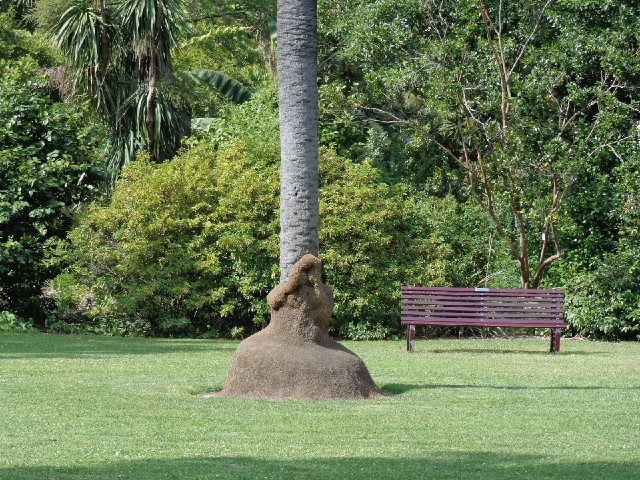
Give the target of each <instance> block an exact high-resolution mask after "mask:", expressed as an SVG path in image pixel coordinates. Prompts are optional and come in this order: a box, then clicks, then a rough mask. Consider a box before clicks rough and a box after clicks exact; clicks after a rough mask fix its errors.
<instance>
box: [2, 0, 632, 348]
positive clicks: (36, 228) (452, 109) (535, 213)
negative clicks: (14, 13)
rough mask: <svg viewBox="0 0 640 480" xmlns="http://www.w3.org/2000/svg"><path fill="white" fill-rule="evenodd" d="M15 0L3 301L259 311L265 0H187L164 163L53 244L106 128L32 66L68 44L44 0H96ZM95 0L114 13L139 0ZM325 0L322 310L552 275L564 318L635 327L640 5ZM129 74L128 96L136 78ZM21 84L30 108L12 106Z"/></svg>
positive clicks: (265, 134) (159, 315) (60, 316)
mask: <svg viewBox="0 0 640 480" xmlns="http://www.w3.org/2000/svg"><path fill="white" fill-rule="evenodd" d="M8 3H11V2H7V1H5V2H2V5H3V7H7V5H8ZM13 3H17V4H19V8H18V10H19V12H20V14H22V15H26V17H23V19H22V24H21V25H22V28H25V26H27V27H29V28H32V29H33V28H34V26H35V32H33V33H29V32H27V31H24V30H21V29H17V28H16V25H15V23H14V22H12V21H11V20H10V17H9V16H8V15H7V14H2V15H0V57H2V60H1V61H2V62H3V63H2V73H0V89H3V90H2V92H11V94H6V93H3V94H2V95H0V104H1V105H2V108H0V110H1V113H0V115H3V117H2V118H1V119H0V129H5V130H3V132H5V131H9V130H7V129H10V133H9V134H8V135H5V136H3V137H2V142H4V143H2V149H1V150H2V151H1V152H0V156H1V160H2V164H0V171H1V172H2V184H1V185H2V186H1V188H2V190H0V192H1V193H0V194H1V195H3V197H2V198H3V200H2V201H3V202H4V203H2V210H0V211H1V212H2V215H3V216H2V220H0V221H3V222H5V223H3V224H2V230H1V231H0V235H2V238H1V239H2V245H3V246H2V248H3V250H2V255H3V256H2V262H0V273H1V272H3V273H1V274H2V275H4V277H3V279H2V284H1V285H0V288H1V289H2V290H1V291H0V310H3V309H8V310H11V311H12V312H19V313H20V314H21V315H26V316H30V317H37V316H38V315H39V314H40V313H41V312H43V311H45V310H46V311H49V312H50V313H51V315H52V316H51V318H50V323H51V324H52V325H54V326H56V327H57V328H60V329H67V330H68V329H70V328H71V329H73V328H75V327H73V325H76V323H77V322H80V323H83V324H89V325H90V328H92V329H94V330H96V331H104V332H108V333H139V334H165V335H170V334H171V335H187V334H201V335H202V334H206V332H209V333H208V334H209V335H213V334H215V332H216V331H217V333H220V334H225V335H226V334H229V333H231V332H232V331H233V333H234V334H240V333H241V331H242V329H244V331H245V332H247V333H248V332H249V331H250V330H252V329H254V328H256V326H258V325H261V324H263V323H264V321H265V319H266V304H265V303H264V301H263V298H264V295H265V293H266V292H267V291H268V290H269V289H270V288H271V286H273V284H274V282H275V280H274V279H275V278H277V273H276V272H275V271H274V269H275V268H276V267H275V265H276V264H277V261H276V255H277V252H276V250H277V247H276V245H277V234H278V232H277V218H276V216H275V215H276V213H274V212H276V210H277V190H278V188H277V158H278V148H277V141H276V139H277V135H278V131H277V122H276V114H275V112H276V109H277V100H276V99H275V95H274V94H273V84H274V74H275V65H274V59H275V48H276V45H277V37H276V35H275V28H274V25H275V24H274V17H275V8H274V7H275V2H274V1H272V0H256V1H252V2H250V3H246V2H236V1H225V2H211V1H210V0H198V1H196V2H191V3H190V4H189V5H190V7H189V9H188V11H182V10H181V11H182V13H181V14H180V15H182V14H185V15H186V18H185V19H184V20H185V22H186V23H184V24H188V25H189V28H188V29H187V30H184V29H180V32H179V35H184V36H181V37H180V38H181V39H182V42H181V43H180V45H179V48H177V47H176V48H173V49H172V50H171V52H170V55H171V56H170V57H165V59H169V58H170V59H171V62H170V63H171V65H169V64H167V65H166V66H167V67H170V68H168V69H167V70H165V73H163V74H162V75H160V77H161V78H159V80H161V81H160V83H162V82H163V81H164V80H167V81H168V82H167V83H166V84H162V85H160V84H159V87H158V91H160V94H164V93H167V95H168V96H170V97H171V99H178V98H180V99H181V100H180V102H186V103H180V105H178V104H176V108H177V109H180V108H182V107H183V106H186V104H187V103H188V104H189V106H190V107H189V109H186V110H184V112H185V113H188V114H191V115H193V117H194V120H193V122H192V129H193V130H192V131H193V132H195V134H196V135H195V136H193V137H189V138H186V139H183V140H182V142H183V143H182V146H183V147H184V148H185V149H184V150H182V151H181V153H180V155H179V157H178V158H177V159H176V160H174V161H172V162H170V163H167V164H163V165H158V166H156V165H152V164H150V163H149V162H147V161H145V160H144V159H142V160H141V161H139V162H136V163H135V165H133V166H131V167H130V168H128V169H127V170H126V172H125V175H124V178H123V179H122V180H121V182H120V183H119V184H118V186H117V187H116V189H115V192H114V196H113V199H112V200H111V201H110V202H106V203H104V204H101V205H96V206H93V207H92V208H91V209H90V211H89V212H88V213H83V214H82V215H81V216H80V217H77V218H78V227H77V228H76V229H75V230H74V231H73V233H72V234H71V236H70V242H71V247H70V248H67V250H66V253H65V254H64V255H62V257H60V256H59V254H60V252H59V251H58V250H57V245H58V243H59V242H58V241H57V239H58V238H60V237H61V236H64V235H65V232H66V231H67V230H68V228H69V226H70V224H71V220H72V218H73V217H74V216H75V215H76V212H77V211H79V209H78V208H77V205H78V204H80V203H82V202H83V201H85V199H87V198H88V195H89V194H90V193H93V192H95V191H97V190H91V188H90V187H93V186H96V185H97V183H96V182H97V180H98V173H99V172H98V170H97V169H95V167H94V166H93V165H94V162H93V160H91V158H92V148H93V147H92V146H93V145H95V144H96V143H97V142H99V141H100V136H99V134H96V133H95V132H94V131H92V130H89V129H87V128H85V127H86V125H88V124H89V123H90V122H88V121H87V120H86V118H85V117H83V116H81V115H80V114H79V113H77V109H75V108H70V107H69V106H68V105H67V106H64V105H62V104H56V103H55V102H53V101H52V100H51V98H50V97H48V96H47V95H46V94H45V93H44V92H45V91H46V88H43V87H44V85H45V81H44V79H43V77H42V76H41V74H42V73H43V67H53V66H57V65H61V64H62V63H63V59H62V56H61V54H60V52H58V51H57V50H56V48H55V47H54V46H53V43H52V42H50V41H47V40H45V36H46V31H47V30H51V29H54V30H55V27H56V25H57V23H58V20H59V18H60V15H59V13H54V14H52V12H61V11H63V10H66V7H67V6H70V5H76V6H78V5H79V6H83V5H84V7H83V8H85V7H86V10H87V11H91V12H93V13H95V8H94V7H95V5H98V4H99V3H100V2H90V1H88V0H86V1H85V0H82V1H76V0H73V1H72V0H37V1H36V4H35V7H34V8H31V7H29V8H27V6H28V5H27V3H25V2H13ZM107 3H109V5H110V8H112V9H113V11H111V12H110V13H113V14H115V13H117V12H116V10H117V8H116V6H117V5H120V4H122V5H124V4H126V3H128V4H129V5H133V4H134V3H135V2H115V3H112V2H107ZM318 4H319V34H320V48H321V52H320V57H319V65H320V78H319V85H320V141H321V144H322V145H323V146H324V148H323V149H322V167H321V168H322V174H323V177H322V179H321V181H322V196H323V197H322V204H321V209H322V211H321V216H322V220H321V222H322V227H321V228H322V232H321V235H322V238H321V242H322V245H321V255H322V257H323V259H324V261H325V265H326V270H327V276H328V280H329V283H330V284H331V285H332V286H333V287H334V288H335V296H336V300H337V305H336V310H335V324H334V326H333V327H332V328H333V331H334V333H339V334H341V335H344V336H350V337H352V338H363V337H367V336H369V337H376V336H384V335H387V334H388V333H389V332H390V331H393V330H394V329H395V328H396V327H397V322H396V317H397V314H398V308H397V295H398V292H397V286H398V285H399V284H400V283H411V282H414V281H415V282H416V283H433V284H444V285H460V286H461V285H488V286H502V287H518V286H521V285H528V286H541V287H559V288H564V289H565V292H566V296H567V318H568V320H569V322H570V323H571V329H570V332H569V333H570V334H581V335H585V336H589V337H594V338H609V339H634V338H637V337H638V335H639V334H640V318H639V315H640V314H639V311H640V264H639V261H638V260H637V256H638V255H637V252H638V250H639V248H640V239H639V236H640V234H639V233H638V225H639V224H640V218H639V217H638V211H639V206H638V205H639V200H638V199H639V198H640V192H639V190H638V189H639V188H640V178H639V177H638V175H639V164H640V141H639V140H640V139H639V130H638V125H639V124H640V114H639V113H638V112H639V111H640V102H639V100H640V97H639V96H638V93H639V87H640V82H639V78H640V60H639V59H640V56H639V55H638V52H639V51H640V36H639V33H638V32H640V6H638V5H635V4H634V3H633V2H626V1H623V0H610V1H606V2H600V1H576V0H551V1H545V0H526V1H522V2H504V1H502V0H483V1H480V0H445V1H442V2H440V1H439V2H434V1H421V0H380V1H375V2H373V1H370V0H319V2H318ZM29 5H31V4H29ZM167 5H174V3H172V2H168V3H167ZM176 5H177V4H176ZM25 8H26V9H25ZM78 8H79V7H78ZM92 9H93V10H92ZM178 10H180V9H177V10H176V12H177V11H178ZM91 12H89V13H91ZM96 15H97V14H96ZM96 15H94V17H92V18H93V21H94V24H93V26H94V27H95V29H94V32H97V33H98V37H99V36H100V35H103V34H106V33H110V34H113V35H114V36H113V37H109V38H112V39H113V41H112V42H111V44H110V45H111V46H115V45H119V46H122V47H123V48H125V50H126V48H128V47H127V45H132V43H130V42H129V43H127V42H125V41H124V40H125V39H126V38H125V37H127V35H126V34H125V33H126V32H125V33H123V32H120V33H118V32H117V31H116V30H113V31H112V30H109V32H107V31H106V30H104V28H106V27H109V28H111V27H114V28H115V27H117V25H116V24H118V22H115V23H114V22H106V23H105V24H104V25H103V23H104V22H103V19H101V18H99V15H98V16H96ZM65 18H67V19H68V18H69V17H68V16H67V17H65ZM114 18H115V17H114ZM176 20H179V21H180V22H182V20H183V19H176ZM101 22H102V23H101ZM180 22H179V23H180ZM112 23H113V25H112ZM184 24H183V23H180V25H184ZM59 26H60V25H58V27H59ZM103 30H104V31H103ZM67 33H69V35H71V36H69V37H68V38H80V37H73V35H75V34H77V33H78V32H73V31H68V32H67ZM138 33H140V34H143V33H144V32H138ZM127 38H129V37H127ZM99 39H100V38H98V40H99ZM129 39H130V40H131V38H129ZM141 39H142V37H139V38H138V40H141ZM74 45H75V44H74V43H73V42H71V43H69V46H70V47H74ZM176 45H177V44H176ZM103 46H104V45H103ZM118 48H119V47H118ZM118 48H114V49H113V50H112V51H110V52H109V55H111V56H110V57H109V58H110V59H111V60H110V61H111V63H110V64H109V65H107V64H106V63H104V64H102V63H100V61H99V60H98V59H99V57H100V52H98V54H97V56H96V57H95V58H94V60H96V62H97V63H96V62H94V64H93V66H94V73H95V72H96V70H95V69H97V72H98V73H100V69H101V68H103V67H104V68H106V70H105V72H103V73H105V74H106V75H107V76H108V77H109V78H110V79H115V80H117V79H118V78H125V77H126V75H124V76H122V75H123V72H124V70H122V68H124V66H123V65H124V64H123V63H121V62H120V63H119V61H116V60H117V59H115V57H114V56H115V55H117V54H118V51H119V50H118ZM72 49H73V48H72ZM107 50H108V49H105V50H103V51H102V53H105V52H107ZM143 50H144V49H143ZM143 50H140V52H139V53H141V55H142V56H143V57H144V58H151V57H150V56H149V55H150V52H149V51H143ZM145 52H146V53H145ZM94 53H95V52H94ZM151 53H153V52H151ZM103 58H106V57H103ZM132 58H133V57H131V58H129V59H128V60H127V59H125V63H126V61H129V60H131V59H132ZM140 58H142V57H140ZM145 61H146V60H145ZM134 63H135V62H134ZM143 63H144V62H143ZM147 66H148V65H147ZM121 67H122V68H121ZM107 71H108V72H107ZM180 71H191V72H192V71H200V72H207V73H206V75H205V74H203V78H204V77H207V78H210V79H211V78H213V76H212V75H213V74H212V73H211V72H214V73H215V72H216V71H219V72H225V73H226V74H227V75H228V76H229V77H233V78H236V79H238V80H239V81H240V82H241V83H242V84H243V85H244V86H246V87H248V90H249V91H250V94H251V95H252V96H253V99H252V100H251V101H250V102H249V104H248V105H244V106H236V105H232V104H231V103H230V102H228V98H230V97H229V96H228V95H227V94H228V91H227V92H226V93H225V92H224V91H222V92H220V91H219V92H214V91H212V90H211V89H210V88H209V87H208V86H207V85H206V83H207V82H204V83H203V82H201V81H195V80H194V76H193V75H191V76H186V77H185V76H184V75H182V74H180V73H179V72H180ZM141 75H142V76H141V77H140V79H141V82H139V84H138V85H137V86H134V87H135V88H134V90H135V91H136V92H138V93H139V94H140V95H142V96H140V95H139V96H138V98H143V97H144V93H145V92H147V93H148V90H145V88H144V85H145V84H146V83H148V82H147V79H148V76H145V74H144V72H141ZM94 76H95V75H94ZM174 76H175V79H174V78H173V77H174ZM126 78H129V77H126ZM221 78H222V79H223V80H224V77H216V80H217V81H220V79H221ZM196 79H197V77H196ZM174 80H175V82H174ZM116 83H117V81H116ZM69 84H70V83H69ZM140 85H142V87H141V88H138V87H140ZM129 86H130V85H129ZM176 86H177V87H176ZM127 88H129V87H127ZM234 88H236V87H234ZM14 91H15V94H14ZM125 97H127V98H124V97H123V99H124V101H125V103H126V101H128V100H131V101H133V100H132V99H133V98H134V96H132V95H131V92H129V93H128V94H126V95H125ZM245 98H246V97H245ZM171 99H169V100H171ZM123 104H124V103H123ZM140 105H141V104H140ZM181 105H182V106H181ZM23 107H24V109H25V110H24V111H25V116H24V121H22V122H19V123H16V124H11V119H12V118H13V114H14V113H15V112H16V111H22V110H21V109H22V108H23ZM118 118H119V117H118ZM175 118H176V119H177V117H175ZM137 120H141V121H142V122H143V123H144V115H142V116H139V117H138V118H137ZM45 121H46V122H48V126H47V125H44V124H43V122H45ZM7 122H8V123H7ZM7 125H9V126H7ZM183 126H184V125H183ZM180 128H181V129H182V130H181V132H180V133H179V135H178V136H179V137H181V136H182V135H183V134H184V133H185V132H186V127H185V128H183V127H180ZM49 131H51V132H52V136H51V140H48V132H49ZM143 136H144V135H143ZM143 136H141V137H139V138H138V140H135V141H136V142H138V144H139V145H138V146H140V145H142V144H143V143H144V142H145V140H144V138H143ZM43 138H44V140H42V139H43ZM176 138H178V137H176ZM39 139H40V140H42V141H43V142H44V143H43V144H41V143H42V142H40V140H39ZM56 142H57V143H56ZM156 145H157V144H156ZM167 145H168V146H169V147H170V148H169V151H168V152H169V153H168V155H171V154H173V153H174V152H176V151H179V148H180V145H179V143H178V140H175V141H173V140H172V141H170V142H169V144H167ZM50 147H51V148H50ZM52 152H58V153H55V154H54V153H52ZM55 155H58V157H55ZM159 158H162V155H159ZM199 162H201V164H200V163H199ZM181 172H184V173H181ZM190 177H192V178H190ZM80 178H82V181H81V182H79V184H78V180H79V179H80ZM34 179H36V181H35V182H34ZM5 185H7V188H5ZM147 185H148V189H149V191H148V192H147V191H146V190H145V188H147V187H146V186H147ZM36 191H37V192H40V193H39V194H37V195H36V194H35V193H33V196H32V193H29V192H36ZM154 192H155V193H154ZM100 193H102V191H100ZM107 194H108V192H107ZM36 197H37V200H36ZM44 198H46V199H47V201H49V200H51V202H53V203H52V205H54V206H53V207H51V206H49V204H48V203H47V202H45V201H44V200H43V199H44ZM38 202H40V203H38ZM25 203H27V204H28V206H25V205H24V204H25ZM480 209H483V210H484V212H482V211H481V210H480ZM31 212H36V213H33V214H32V215H31ZM43 215H44V216H43ZM6 218H9V219H10V220H4V219H6ZM133 219H136V220H135V221H134V220H133ZM6 222H9V223H6ZM8 225H11V229H13V230H11V229H9V227H8ZM43 225H44V227H43ZM21 228H22V229H23V230H24V231H25V232H27V231H28V232H30V233H28V234H26V233H24V232H23V233H21V232H18V231H17V230H15V229H18V230H19V229H21ZM45 231H46V232H45ZM5 232H6V233H5ZM29 245H31V246H30V247H29ZM23 247H24V249H23ZM53 253H55V255H53V256H52V254H53ZM25 255H26V256H25ZM510 259H511V260H510ZM25 262H26V263H25ZM59 262H71V264H70V265H69V267H68V269H67V270H66V273H65V274H64V275H61V276H58V277H57V279H56V280H55V282H54V283H53V284H52V285H51V287H52V288H51V289H49V290H47V291H48V292H49V294H50V295H54V296H55V297H56V302H57V307H56V309H54V310H55V311H54V310H51V308H49V307H48V306H47V302H48V300H47V298H43V297H42V296H41V295H40V291H41V289H42V287H43V284H44V283H45V281H46V280H47V279H48V278H50V277H51V276H52V275H54V274H56V273H57V272H58V271H59V268H60V266H61V265H62V264H60V263H59ZM23 267H24V268H23ZM16 272H18V273H16ZM9 291H11V292H14V293H11V294H10V295H9V293H7V292H9ZM15 292H19V293H15ZM27 304H29V305H30V306H29V307H28V308H27V307H26V305H27ZM23 307H24V308H23ZM9 315H14V314H13V313H7V314H6V315H5V317H4V318H6V319H14V316H9ZM15 318H17V317H15ZM56 322H57V323H56ZM87 322H88V323H87ZM14 323H15V322H14ZM69 325H71V327H69ZM234 328H235V329H234Z"/></svg>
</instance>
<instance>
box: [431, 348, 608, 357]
mask: <svg viewBox="0 0 640 480" xmlns="http://www.w3.org/2000/svg"><path fill="white" fill-rule="evenodd" d="M423 351H424V352H425V353H435V354H440V353H477V354H483V355H484V354H487V353H497V354H501V355H513V354H517V355H522V354H524V355H540V356H547V355H552V354H551V352H549V350H524V349H513V348H511V349H507V348H504V349H502V348H455V347H452V348H447V349H444V348H434V349H433V350H431V349H427V348H425V349H424V350H423ZM602 353H603V352H585V351H563V350H560V353H559V355H560V357H562V356H563V355H566V356H570V355H600V354H602Z"/></svg>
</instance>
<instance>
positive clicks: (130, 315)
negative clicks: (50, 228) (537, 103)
mask: <svg viewBox="0 0 640 480" xmlns="http://www.w3.org/2000/svg"><path fill="white" fill-rule="evenodd" d="M276 142H277V137H275V142H274V139H268V140H266V139H265V140H264V141H251V140H249V141H246V142H244V143H240V142H239V141H235V140H227V141H226V142H224V145H222V146H220V144H219V143H218V142H209V141H201V142H200V143H198V144H197V145H195V146H193V148H191V149H190V150H189V151H187V152H185V153H183V154H182V155H180V156H178V157H176V158H175V159H174V160H172V161H170V162H166V163H164V164H160V165H154V164H150V163H148V162H146V161H144V159H143V160H140V161H137V162H134V163H132V164H131V165H128V166H127V167H126V168H125V169H124V170H123V172H122V176H121V178H120V180H119V181H118V183H117V184H116V187H115V191H114V195H113V198H112V201H111V202H110V203H109V204H108V205H105V206H93V207H92V208H90V209H89V210H88V212H87V213H86V214H85V215H84V216H83V217H82V218H81V219H80V221H79V224H78V226H77V227H76V228H75V229H74V230H73V232H72V233H71V234H70V236H69V242H70V246H69V248H68V252H69V253H68V255H69V260H70V262H71V267H70V268H69V269H68V270H67V271H66V272H65V273H64V274H62V275H60V276H59V277H57V278H56V280H54V281H53V282H51V285H50V287H51V288H50V292H51V294H52V296H53V297H55V299H56V302H57V311H56V312H54V313H53V316H52V317H51V318H50V322H49V325H50V327H52V328H54V329H57V330H62V331H70V330H73V329H77V328H78V326H82V328H89V329H92V330H94V331H98V332H101V333H107V334H133V335H190V336H191V335H196V336H216V335H235V336H237V335H239V334H242V333H245V334H247V333H250V332H251V331H253V330H255V329H257V328H259V327H262V326H264V325H265V324H266V323H267V322H268V307H267V304H266V301H265V298H266V294H267V293H268V292H269V291H270V290H271V288H273V287H274V286H275V285H276V282H277V279H278V278H279V274H278V231H279V223H278V194H279V184H278V160H279V152H278V147H277V143H276ZM320 157H321V160H320V164H321V178H322V180H321V182H322V185H321V207H320V208H321V219H322V220H321V232H320V235H321V257H322V259H323V260H324V262H325V268H326V275H327V279H328V283H329V284H330V285H332V286H333V288H334V295H335V298H336V308H335V311H334V315H333V324H332V330H333V332H334V333H335V334H338V335H341V336H346V337H350V338H382V337H386V336H388V335H389V334H391V333H393V332H396V331H398V328H399V325H398V324H399V307H398V301H399V287H400V285H401V284H403V283H415V284H425V285H427V284H437V285H451V284H456V285H459V284H461V283H464V282H465V280H466V282H467V283H468V282H470V281H473V280H474V278H476V279H477V275H476V276H475V277H474V274H475V273H476V272H477V271H478V269H480V268H483V267H482V265H485V264H486V258H485V253H484V249H485V246H484V242H485V241H486V240H485V239H486V231H485V228H486V226H487V222H486V219H485V218H484V216H483V215H482V214H481V213H479V212H476V211H474V210H471V209H468V208H467V207H464V206H462V205H459V204H458V203H457V202H456V201H455V200H454V199H453V198H452V197H448V198H445V199H425V198H422V197H421V196H420V195H419V194H418V193H416V192H414V191H412V190H411V189H409V188H408V187H406V186H404V185H388V184H385V183H383V182H381V180H380V178H379V175H378V173H377V171H376V170H375V169H374V168H373V167H371V166H370V165H369V164H367V163H363V164H354V163H351V162H349V161H347V160H345V159H343V158H340V157H339V156H337V155H336V154H335V153H333V152H332V151H330V150H323V151H322V152H321V155H320ZM461 232H464V234H462V233H461Z"/></svg>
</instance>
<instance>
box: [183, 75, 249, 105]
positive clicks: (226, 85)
mask: <svg viewBox="0 0 640 480" xmlns="http://www.w3.org/2000/svg"><path fill="white" fill-rule="evenodd" d="M187 73H188V74H189V75H190V76H191V77H192V78H194V79H196V80H198V81H200V82H202V83H203V84H204V85H207V86H209V87H211V88H213V89H215V90H217V91H218V92H219V93H220V94H221V95H223V96H224V97H225V98H227V99H229V100H231V101H232V102H234V103H238V104H240V103H244V102H246V101H247V100H249V99H250V98H251V92H250V91H249V89H247V88H246V87H245V86H244V85H242V84H241V83H240V82H239V81H238V80H236V79H235V78H232V77H230V76H228V75H225V74H224V73H221V72H216V71H215V70H202V69H195V70H189V71H188V72H187Z"/></svg>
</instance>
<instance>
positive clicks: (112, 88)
mask: <svg viewBox="0 0 640 480" xmlns="http://www.w3.org/2000/svg"><path fill="white" fill-rule="evenodd" d="M185 18H186V12H185V10H184V2H182V1H181V0H154V1H152V2H146V1H141V0H122V1H119V2H114V3H111V2H109V3H107V2H104V1H103V0H95V1H91V0H73V1H72V2H71V3H70V7H69V8H68V9H67V11H66V12H64V14H63V15H62V17H61V19H60V22H59V23H58V25H57V26H56V40H57V42H58V44H59V45H60V48H61V49H62V51H63V53H64V56H65V58H66V60H67V64H68V67H69V69H70V71H71V72H72V76H71V88H72V93H73V94H86V95H88V97H89V98H90V99H91V101H92V102H93V104H94V105H95V107H96V109H97V110H98V111H99V112H100V113H101V114H102V115H103V116H104V118H105V119H106V120H107V124H108V125H109V126H110V129H111V132H112V145H113V157H112V161H111V166H112V168H114V169H115V168H118V167H120V166H121V165H122V164H124V163H126V162H128V161H130V160H131V159H132V158H133V156H134V154H135V151H136V150H146V151H148V152H149V153H150V154H151V156H152V158H153V159H155V160H157V161H161V160H163V159H165V158H167V157H170V156H171V155H173V153H174V152H175V151H176V150H177V148H178V147H179V145H180V139H181V138H182V137H184V136H185V135H186V134H187V133H188V131H189V121H190V119H189V115H188V112H187V111H186V105H185V104H184V102H183V100H182V99H181V98H180V96H179V95H178V94H177V92H176V89H175V86H174V85H175V76H174V71H173V65H172V61H171V50H172V48H175V47H176V46H177V45H178V43H179V41H180V39H181V37H182V36H183V34H184V32H185V29H186V23H185Z"/></svg>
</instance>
